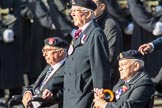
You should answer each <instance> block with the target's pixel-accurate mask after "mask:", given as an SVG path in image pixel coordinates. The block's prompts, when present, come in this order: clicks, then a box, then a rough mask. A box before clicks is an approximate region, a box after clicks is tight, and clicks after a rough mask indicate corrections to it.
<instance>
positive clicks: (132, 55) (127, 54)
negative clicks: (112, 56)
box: [118, 50, 143, 60]
mask: <svg viewBox="0 0 162 108" xmlns="http://www.w3.org/2000/svg"><path fill="white" fill-rule="evenodd" d="M121 59H140V60H143V55H142V54H141V53H140V52H139V51H137V50H128V51H124V52H121V53H120V54H119V56H118V60H121Z"/></svg>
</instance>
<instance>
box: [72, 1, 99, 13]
mask: <svg viewBox="0 0 162 108" xmlns="http://www.w3.org/2000/svg"><path fill="white" fill-rule="evenodd" d="M71 3H72V5H76V6H81V7H84V8H88V9H91V10H94V11H95V10H96V8H97V5H96V3H95V2H93V1H92V0H72V1H71Z"/></svg>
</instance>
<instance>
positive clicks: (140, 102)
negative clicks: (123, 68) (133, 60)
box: [106, 71, 154, 108]
mask: <svg viewBox="0 0 162 108" xmlns="http://www.w3.org/2000/svg"><path fill="white" fill-rule="evenodd" d="M122 85H125V86H126V87H127V88H128V89H127V90H126V91H125V92H122V94H121V96H120V98H119V99H117V100H116V102H111V103H108V104H107V106H106V108H148V106H147V105H148V103H149V101H150V98H151V96H152V94H153V93H154V86H153V82H152V81H151V79H150V77H149V76H148V74H147V73H145V72H142V71H141V72H140V73H139V74H138V75H137V76H136V77H135V78H133V79H132V80H130V82H128V83H125V84H124V81H122V80H120V81H119V82H118V83H117V84H116V86H114V89H113V91H114V92H115V91H116V90H118V89H119V88H120V87H121V86H122Z"/></svg>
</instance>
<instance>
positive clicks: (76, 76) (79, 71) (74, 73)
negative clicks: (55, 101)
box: [63, 0, 110, 108]
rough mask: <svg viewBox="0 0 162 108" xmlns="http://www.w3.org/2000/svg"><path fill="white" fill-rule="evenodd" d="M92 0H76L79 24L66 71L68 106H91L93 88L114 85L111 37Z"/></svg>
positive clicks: (76, 22) (75, 17) (74, 13)
mask: <svg viewBox="0 0 162 108" xmlns="http://www.w3.org/2000/svg"><path fill="white" fill-rule="evenodd" d="M96 8H97V6H96V4H95V3H94V2H93V1H92V0H72V7H71V16H72V18H73V20H74V25H75V26H77V27H78V30H77V31H76V32H75V36H74V38H73V41H72V42H71V45H70V47H69V50H68V58H67V60H66V63H65V74H64V97H63V98H64V99H63V105H64V108H90V106H91V103H92V101H93V93H92V89H93V88H94V87H98V88H109V87H110V65H109V64H110V63H109V50H108V42H107V38H106V36H105V34H104V32H103V31H102V29H101V28H100V27H99V26H98V24H97V22H96V21H95V19H94V18H95V15H94V10H95V9H96Z"/></svg>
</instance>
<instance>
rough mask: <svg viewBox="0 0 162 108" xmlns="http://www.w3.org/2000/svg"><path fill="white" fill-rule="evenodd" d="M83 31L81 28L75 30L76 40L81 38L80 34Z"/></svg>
mask: <svg viewBox="0 0 162 108" xmlns="http://www.w3.org/2000/svg"><path fill="white" fill-rule="evenodd" d="M81 32H82V30H81V29H78V30H77V31H76V32H75V35H74V38H75V40H76V39H78V38H79V35H80V33H81Z"/></svg>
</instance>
